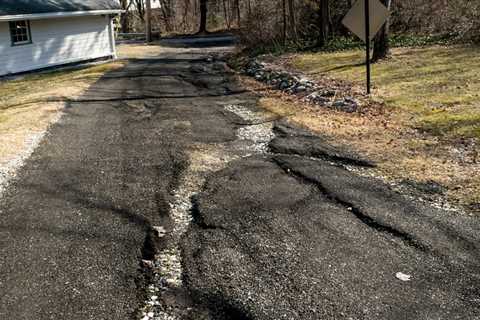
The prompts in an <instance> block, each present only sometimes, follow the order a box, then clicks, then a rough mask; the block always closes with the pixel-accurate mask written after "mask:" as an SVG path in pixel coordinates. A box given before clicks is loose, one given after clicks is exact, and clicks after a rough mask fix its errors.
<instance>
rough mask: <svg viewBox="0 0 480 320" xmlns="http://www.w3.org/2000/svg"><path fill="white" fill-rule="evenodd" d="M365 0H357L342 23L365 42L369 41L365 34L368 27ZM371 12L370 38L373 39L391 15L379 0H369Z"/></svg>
mask: <svg viewBox="0 0 480 320" xmlns="http://www.w3.org/2000/svg"><path fill="white" fill-rule="evenodd" d="M364 2H365V1H364V0H357V2H355V4H354V5H353V7H352V9H350V11H348V13H347V15H346V16H345V18H343V20H342V23H343V24H344V25H345V26H346V27H347V28H348V29H349V30H350V31H352V32H353V33H354V34H356V35H357V36H358V37H359V38H360V39H362V40H363V41H364V42H366V41H367V37H366V36H365V33H366V29H367V28H366V27H365V3H364ZM369 7H370V8H369V10H368V11H369V12H370V34H369V37H368V38H369V39H370V40H371V39H373V38H374V37H375V35H376V34H377V32H378V31H379V30H380V28H381V27H382V26H383V24H384V23H385V21H387V19H388V16H389V14H390V13H389V11H388V9H387V7H385V6H384V5H383V4H382V3H381V2H380V1H378V0H369Z"/></svg>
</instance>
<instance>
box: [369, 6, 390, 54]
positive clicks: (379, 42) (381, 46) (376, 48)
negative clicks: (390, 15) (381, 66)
mask: <svg viewBox="0 0 480 320" xmlns="http://www.w3.org/2000/svg"><path fill="white" fill-rule="evenodd" d="M382 3H383V4H384V5H385V6H386V7H387V8H388V10H389V11H390V8H391V5H392V0H382ZM389 20H390V19H387V21H386V22H385V24H384V25H383V27H382V29H381V30H380V32H379V33H378V34H377V36H376V37H375V41H374V44H373V56H372V62H378V61H379V60H382V59H385V58H387V57H388V56H389V54H390V45H389V39H388V34H389V29H390V23H389V22H390V21H389Z"/></svg>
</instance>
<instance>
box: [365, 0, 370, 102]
mask: <svg viewBox="0 0 480 320" xmlns="http://www.w3.org/2000/svg"><path fill="white" fill-rule="evenodd" d="M365 36H366V37H365V41H366V43H367V45H366V47H367V60H366V64H367V94H370V92H371V69H370V67H371V66H370V1H369V0H365Z"/></svg>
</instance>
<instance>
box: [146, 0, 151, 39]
mask: <svg viewBox="0 0 480 320" xmlns="http://www.w3.org/2000/svg"><path fill="white" fill-rule="evenodd" d="M145 1H146V3H145V7H146V8H145V33H146V39H147V43H150V42H152V4H151V0H145Z"/></svg>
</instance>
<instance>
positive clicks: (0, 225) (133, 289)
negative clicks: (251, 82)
mask: <svg viewBox="0 0 480 320" xmlns="http://www.w3.org/2000/svg"><path fill="white" fill-rule="evenodd" d="M223 40H224V39H222V41H223ZM213 53H218V50H216V49H214V48H212V47H210V48H209V47H204V48H202V49H199V48H197V49H196V50H191V49H189V48H188V46H187V47H185V48H179V49H178V51H177V52H169V53H166V54H163V55H160V56H158V57H155V58H152V57H150V58H138V59H130V60H129V62H128V64H127V65H126V66H125V67H124V68H123V69H120V70H116V71H112V72H110V73H108V74H106V75H105V76H104V77H103V78H102V79H100V80H99V81H98V82H97V83H96V84H95V85H93V86H92V87H91V88H90V89H89V90H88V91H87V92H86V93H85V94H84V96H83V97H81V98H80V99H79V101H77V102H72V103H70V105H69V106H68V108H67V109H66V111H65V115H64V116H63V117H62V119H61V120H60V121H59V122H58V123H56V124H55V125H54V126H52V127H51V128H50V130H49V132H48V134H47V136H46V138H45V139H44V141H43V142H42V143H41V144H40V145H39V147H38V148H37V149H36V151H35V152H34V153H33V155H32V156H31V158H30V159H29V160H28V161H26V164H25V166H24V167H23V168H22V169H21V170H20V171H19V172H18V175H17V178H16V179H15V180H14V181H13V182H12V183H11V184H10V185H9V187H8V188H7V190H6V191H5V193H4V194H3V195H2V197H1V198H0V217H1V218H0V257H1V258H0V319H28V320H30V319H31V320H34V319H35V320H43V319H72V320H80V319H118V320H123V319H136V318H138V317H139V316H138V314H137V312H138V310H139V308H141V306H142V303H143V302H144V301H145V299H146V294H147V293H146V290H145V287H146V285H147V282H148V281H147V280H146V279H145V277H146V272H145V270H144V269H143V267H142V264H141V263H140V261H141V259H144V260H152V259H154V256H155V255H156V254H157V253H158V251H159V250H161V249H162V248H164V247H166V246H168V244H166V243H165V242H168V241H169V239H170V238H175V237H173V236H171V235H170V236H169V235H168V234H169V233H172V232H173V230H175V226H174V223H175V221H174V219H172V216H171V215H172V212H171V211H172V205H171V204H172V203H175V201H177V202H178V199H177V200H175V199H173V198H174V194H175V191H176V190H177V189H178V187H179V184H180V182H181V181H182V179H183V178H185V175H187V174H188V172H189V170H187V168H189V166H190V165H191V162H192V159H191V156H192V154H195V153H191V152H190V151H191V150H192V148H195V146H198V145H201V146H204V147H205V146H209V148H210V147H211V150H217V151H216V152H217V153H218V154H217V153H215V154H214V155H212V156H213V157H217V156H218V157H220V156H222V155H221V154H220V151H218V150H223V149H225V150H227V149H229V148H230V144H232V145H234V144H235V143H237V144H235V148H242V146H243V145H244V144H245V145H248V144H246V143H238V139H239V131H241V129H242V128H245V127H248V126H249V124H248V123H245V122H242V121H244V119H239V117H238V115H236V114H235V113H234V112H232V111H231V110H236V108H235V107H230V108H226V107H225V106H227V105H230V106H231V105H244V106H248V108H250V109H252V110H254V111H257V112H260V110H259V109H258V107H256V102H257V100H258V96H256V95H255V94H254V93H251V92H248V91H246V90H244V89H243V88H241V87H240V86H239V85H238V83H237V82H236V81H235V78H234V74H233V73H232V72H231V71H230V70H229V69H228V68H227V67H226V65H225V63H224V62H223V61H222V60H221V59H212V58H211V57H212V56H211V54H213ZM237 109H238V108H237ZM229 110H230V111H229ZM239 110H240V109H239ZM242 110H243V109H242ZM267 118H268V117H267ZM252 132H255V131H252ZM273 132H274V133H275V138H274V139H273V140H272V141H271V142H270V144H269V152H267V153H265V152H264V151H263V148H260V149H261V150H262V151H258V152H257V151H255V150H256V148H250V149H248V150H247V149H246V150H247V151H248V152H247V153H242V152H239V153H238V154H237V155H236V156H235V157H233V156H231V157H230V156H229V157H225V158H228V159H230V158H231V159H233V160H232V161H231V162H229V163H226V164H225V165H222V167H223V169H221V170H215V169H213V168H212V170H211V172H209V173H208V176H207V177H206V178H205V183H204V185H203V187H201V188H199V190H196V192H195V196H194V197H192V199H184V200H185V201H187V202H191V204H192V208H191V214H192V219H193V221H192V222H191V223H190V226H189V227H188V229H187V231H186V233H185V234H184V236H183V238H182V239H181V240H180V248H181V257H182V263H181V265H182V272H183V274H182V277H183V283H182V286H183V287H182V288H181V290H177V291H172V293H170V294H169V296H168V299H167V300H162V301H160V302H161V304H162V307H164V309H165V310H167V309H169V308H168V307H169V306H173V307H174V308H185V309H188V310H189V312H177V313H176V314H180V315H182V316H181V317H180V318H183V319H211V320H214V319H259V320H260V319H265V320H267V319H350V320H354V319H425V320H426V319H429V320H430V319H480V260H479V259H480V223H479V222H478V218H477V219H475V218H472V217H467V216H464V215H461V214H458V213H453V212H449V211H445V210H441V209H436V208H433V207H430V206H429V205H428V204H424V203H421V202H419V201H416V200H415V199H411V198H408V197H406V196H405V195H402V194H399V193H398V192H397V191H395V190H393V189H392V188H391V187H390V186H388V185H386V184H385V183H383V182H382V181H379V180H378V179H375V178H368V177H365V176H363V175H360V174H359V173H358V172H357V171H358V170H360V171H362V170H365V171H367V170H371V169H370V168H371V167H374V166H375V164H374V163H372V162H371V161H369V160H368V159H364V158H363V157H362V156H361V155H358V154H355V153H352V152H351V151H349V150H347V149H345V148H342V147H339V146H333V145H331V144H330V143H328V140H327V139H325V138H323V137H320V136H317V135H313V134H311V133H309V132H308V131H305V130H301V129H299V128H296V127H295V126H292V125H290V124H288V123H287V122H285V121H283V120H279V121H276V122H275V124H274V128H273ZM262 134H263V136H262V137H264V136H265V133H262ZM244 136H245V137H247V138H248V137H250V135H244ZM251 139H255V137H251ZM236 141H237V142H236ZM262 143H263V140H262ZM216 146H222V148H220V149H215V147H216ZM209 148H206V147H205V150H207V151H208V150H210V149H209ZM245 148H246V147H245ZM252 150H253V151H252ZM207 151H205V152H204V153H202V154H203V155H204V156H206V155H208V154H207V153H206V152H207ZM237 151H238V150H237ZM222 152H223V151H222ZM210 162H215V161H213V160H212V159H211V160H210ZM201 163H202V166H203V165H204V163H203V162H201ZM352 167H355V168H356V169H355V170H352V169H351V168H352ZM202 170H203V169H202ZM205 170H207V169H205ZM207 171H208V170H207ZM202 174H203V173H202ZM192 185H195V184H194V183H193V184H192ZM188 194H190V192H188ZM159 226H161V227H162V228H163V229H164V230H165V232H166V234H167V236H165V239H157V238H155V233H154V232H152V230H154V229H155V228H157V227H159ZM163 229H162V230H163ZM398 272H401V273H403V274H406V275H410V276H411V278H410V281H402V280H401V279H399V278H398V277H397V275H398V274H397V273H398ZM176 292H178V296H175V295H176ZM192 310H193V311H192ZM196 310H199V311H198V312H199V313H198V314H195V312H196ZM178 318H179V317H173V316H172V317H165V318H160V317H158V318H155V319H178Z"/></svg>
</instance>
